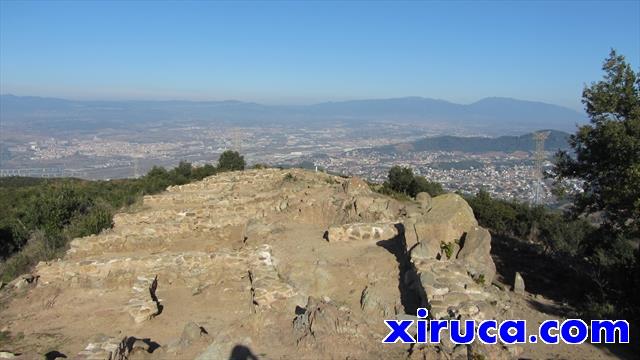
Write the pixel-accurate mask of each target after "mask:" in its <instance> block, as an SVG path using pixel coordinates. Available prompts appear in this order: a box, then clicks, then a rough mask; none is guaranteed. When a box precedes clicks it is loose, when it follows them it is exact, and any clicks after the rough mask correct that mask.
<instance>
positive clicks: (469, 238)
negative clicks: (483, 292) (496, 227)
mask: <svg viewBox="0 0 640 360" xmlns="http://www.w3.org/2000/svg"><path fill="white" fill-rule="evenodd" d="M458 259H459V260H462V263H463V264H464V266H465V268H466V269H467V272H469V274H471V276H472V277H473V278H474V279H476V280H478V279H483V280H484V281H483V283H484V284H491V282H492V281H493V278H494V276H495V274H496V265H495V264H494V263H493V259H492V258H491V234H490V233H489V231H488V230H487V229H484V228H481V227H478V226H476V227H474V228H473V229H471V230H469V231H468V232H467V235H466V236H465V238H464V241H463V242H462V249H461V250H460V252H459V253H458Z"/></svg>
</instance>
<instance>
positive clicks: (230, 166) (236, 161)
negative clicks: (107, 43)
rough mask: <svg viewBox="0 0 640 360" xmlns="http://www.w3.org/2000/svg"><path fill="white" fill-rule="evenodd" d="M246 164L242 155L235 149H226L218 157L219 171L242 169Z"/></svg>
mask: <svg viewBox="0 0 640 360" xmlns="http://www.w3.org/2000/svg"><path fill="white" fill-rule="evenodd" d="M246 165H247V164H246V163H245V161H244V156H242V155H240V153H239V152H237V151H232V150H227V151H225V152H223V153H222V154H220V158H219V159H218V170H219V171H236V170H244V168H245V166H246Z"/></svg>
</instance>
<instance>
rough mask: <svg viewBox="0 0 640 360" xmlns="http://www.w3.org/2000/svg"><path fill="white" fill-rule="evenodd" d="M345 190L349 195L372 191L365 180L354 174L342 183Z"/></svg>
mask: <svg viewBox="0 0 640 360" xmlns="http://www.w3.org/2000/svg"><path fill="white" fill-rule="evenodd" d="M342 188H343V189H344V192H346V193H347V194H349V195H358V194H367V193H371V188H369V184H367V183H366V182H365V181H364V180H362V179H360V178H359V177H356V176H353V177H350V178H349V179H347V181H345V182H343V183H342Z"/></svg>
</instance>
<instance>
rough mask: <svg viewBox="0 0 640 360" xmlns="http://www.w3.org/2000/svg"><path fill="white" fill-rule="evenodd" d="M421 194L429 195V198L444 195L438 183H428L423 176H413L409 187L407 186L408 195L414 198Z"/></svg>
mask: <svg viewBox="0 0 640 360" xmlns="http://www.w3.org/2000/svg"><path fill="white" fill-rule="evenodd" d="M421 192H426V193H429V195H431V196H438V195H441V194H444V189H443V188H442V185H440V184H439V183H437V182H433V181H429V180H427V179H426V178H425V177H424V176H414V177H413V181H412V182H411V185H409V195H411V196H414V197H415V196H416V195H418V193H421Z"/></svg>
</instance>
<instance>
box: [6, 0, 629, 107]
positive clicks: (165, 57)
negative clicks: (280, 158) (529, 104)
mask: <svg viewBox="0 0 640 360" xmlns="http://www.w3.org/2000/svg"><path fill="white" fill-rule="evenodd" d="M603 14H614V15H615V16H603ZM639 20H640V2H629V1H606V2H599V1H590V2H572V1H568V2H567V1H565V2H562V1H559V2H481V3H476V2H453V3H451V2H372V3H361V2H353V3H296V2H279V3H263V2H242V3H228V2H227V3H224V2H160V3H153V4H151V3H146V2H126V3H125V2H82V3H80V2H54V1H51V2H8V1H3V2H0V44H1V48H2V51H0V93H3V94H6V93H11V94H16V95H22V96H43V97H56V98H63V99H76V100H95V99H104V100H150V99H151V100H173V99H177V100H193V101H202V100H226V99H234V100H240V101H248V102H257V103H262V104H271V105H274V104H315V103H319V102H325V101H344V100H358V99H386V98H401V97H406V96H419V97H425V98H433V99H446V101H449V102H453V103H459V104H469V103H473V102H475V101H477V100H479V99H483V98H486V97H507V98H515V99H523V100H527V101H536V102H544V103H549V104H557V105H560V106H564V107H568V108H571V109H573V110H578V111H581V110H582V105H581V104H580V96H581V92H582V89H583V86H584V85H585V84H589V83H590V82H591V81H595V80H597V79H598V78H599V76H600V72H599V69H600V66H601V63H602V60H603V59H604V58H605V57H606V56H607V54H608V53H609V50H610V49H611V48H615V49H617V51H618V52H619V53H620V54H623V55H625V56H626V57H627V58H628V59H629V61H630V62H631V63H632V64H638V63H640V61H638V59H640V47H639V46H638V44H640V21H639Z"/></svg>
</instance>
